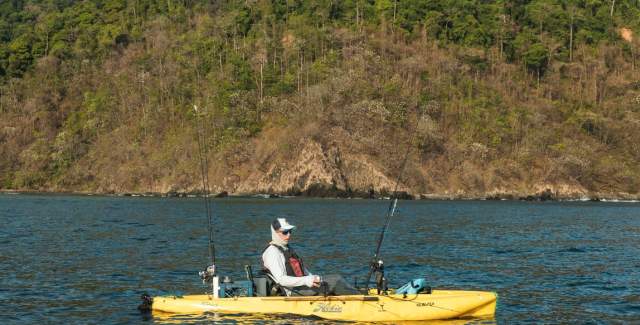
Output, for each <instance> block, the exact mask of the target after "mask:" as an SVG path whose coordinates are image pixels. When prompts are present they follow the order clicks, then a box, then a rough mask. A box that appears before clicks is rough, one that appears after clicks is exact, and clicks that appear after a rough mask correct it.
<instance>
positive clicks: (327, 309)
mask: <svg viewBox="0 0 640 325" xmlns="http://www.w3.org/2000/svg"><path fill="white" fill-rule="evenodd" d="M313 312H314V313H317V312H323V313H341V312H342V306H339V305H330V304H327V303H319V304H318V306H316V309H314V310H313Z"/></svg>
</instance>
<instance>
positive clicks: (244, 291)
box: [218, 281, 253, 298]
mask: <svg viewBox="0 0 640 325" xmlns="http://www.w3.org/2000/svg"><path fill="white" fill-rule="evenodd" d="M218 294H219V297H220V298H231V297H253V283H252V282H251V281H233V282H223V283H220V291H219V292H218Z"/></svg>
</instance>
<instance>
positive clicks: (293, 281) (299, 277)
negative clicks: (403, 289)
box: [262, 218, 358, 296]
mask: <svg viewBox="0 0 640 325" xmlns="http://www.w3.org/2000/svg"><path fill="white" fill-rule="evenodd" d="M294 228H295V226H293V225H291V224H289V223H288V222H287V220H286V219H285V218H277V219H276V220H274V221H273V222H272V223H271V242H270V243H269V246H267V248H266V249H265V250H264V252H263V253H262V265H263V268H264V271H265V272H266V273H269V274H270V275H271V278H272V279H273V280H274V281H275V282H276V283H277V284H278V285H280V287H282V288H283V289H284V291H285V294H286V295H287V296H290V295H292V294H295V295H302V296H315V295H318V294H330V295H345V294H358V291H357V290H356V289H354V288H352V287H351V286H349V285H348V284H347V283H346V282H345V281H344V279H343V278H342V277H340V276H327V277H326V278H325V279H324V280H325V281H322V280H321V278H320V276H318V275H314V274H311V273H310V272H309V270H307V269H306V268H305V267H304V264H303V262H302V259H301V258H300V257H299V256H298V254H296V252H295V251H294V250H293V249H292V248H291V246H290V245H289V239H290V238H291V231H292V230H293V229H294ZM321 287H322V288H321Z"/></svg>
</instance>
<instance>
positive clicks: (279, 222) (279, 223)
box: [271, 218, 296, 231]
mask: <svg viewBox="0 0 640 325" xmlns="http://www.w3.org/2000/svg"><path fill="white" fill-rule="evenodd" d="M271 227H273V230H275V231H278V230H280V229H282V230H291V229H293V228H295V227H296V226H294V225H292V224H290V223H288V222H287V219H285V218H277V219H276V220H273V222H272V223H271Z"/></svg>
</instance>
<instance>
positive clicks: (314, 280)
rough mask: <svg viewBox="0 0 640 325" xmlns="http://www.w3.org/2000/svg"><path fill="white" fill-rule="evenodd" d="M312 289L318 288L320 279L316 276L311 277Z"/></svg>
mask: <svg viewBox="0 0 640 325" xmlns="http://www.w3.org/2000/svg"><path fill="white" fill-rule="evenodd" d="M313 287H314V288H318V287H320V277H319V276H317V275H314V276H313Z"/></svg>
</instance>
